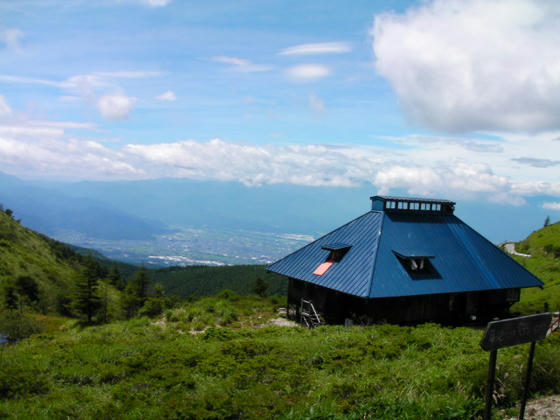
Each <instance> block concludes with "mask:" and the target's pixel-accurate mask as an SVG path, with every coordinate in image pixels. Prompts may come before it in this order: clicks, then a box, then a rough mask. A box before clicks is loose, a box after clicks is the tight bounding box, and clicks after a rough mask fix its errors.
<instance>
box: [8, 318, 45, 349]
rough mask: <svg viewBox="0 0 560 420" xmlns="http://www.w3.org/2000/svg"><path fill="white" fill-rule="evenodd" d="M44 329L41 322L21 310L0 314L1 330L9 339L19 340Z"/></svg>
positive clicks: (12, 340)
mask: <svg viewBox="0 0 560 420" xmlns="http://www.w3.org/2000/svg"><path fill="white" fill-rule="evenodd" d="M42 330H43V327H42V325H41V323H40V322H38V321H36V320H35V319H33V318H31V317H29V316H27V315H24V314H20V313H19V312H7V313H4V314H0V331H2V333H3V334H5V335H6V336H7V337H8V341H11V342H15V341H19V340H21V339H23V338H27V337H29V336H30V335H32V334H37V333H40V332H41V331H42Z"/></svg>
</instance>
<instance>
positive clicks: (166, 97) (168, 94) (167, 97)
mask: <svg viewBox="0 0 560 420" xmlns="http://www.w3.org/2000/svg"><path fill="white" fill-rule="evenodd" d="M156 99H157V100H159V101H166V102H173V101H176V100H177V96H175V92H173V91H172V90H166V91H165V92H163V93H162V94H161V95H158V96H156Z"/></svg>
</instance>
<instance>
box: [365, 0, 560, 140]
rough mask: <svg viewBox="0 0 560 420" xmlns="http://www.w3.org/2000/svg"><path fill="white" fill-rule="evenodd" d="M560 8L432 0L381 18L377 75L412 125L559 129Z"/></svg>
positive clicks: (531, 0) (505, 0) (522, 0)
mask: <svg viewBox="0 0 560 420" xmlns="http://www.w3.org/2000/svg"><path fill="white" fill-rule="evenodd" d="M559 27H560V5H559V4H558V3H557V2H554V1H538V0H432V1H428V2H427V3H423V4H422V5H421V6H419V7H415V8H411V9H409V10H408V11H407V12H406V13H404V14H395V13H384V14H380V15H378V16H376V18H375V22H374V26H373V29H372V31H371V33H372V34H373V37H374V39H373V49H374V52H375V56H376V63H375V65H376V69H377V71H378V72H379V73H380V74H381V75H382V76H384V77H386V78H387V79H388V80H389V82H390V83H391V85H392V86H393V89H394V90H395V92H396V94H397V95H398V97H399V101H400V103H401V105H402V107H403V109H404V111H405V113H406V114H407V115H408V116H409V118H410V119H412V120H413V121H415V122H417V123H419V124H421V125H423V126H426V127H429V128H432V129H436V130H443V131H447V132H469V131H476V130H506V131H520V130H521V131H528V132H538V131H543V130H547V129H558V128H560V113H559V112H558V109H560V55H559V54H558V45H560V31H559V30H558V28H559Z"/></svg>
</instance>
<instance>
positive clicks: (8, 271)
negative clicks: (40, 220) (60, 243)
mask: <svg viewBox="0 0 560 420" xmlns="http://www.w3.org/2000/svg"><path fill="white" fill-rule="evenodd" d="M77 274H78V271H77V267H76V266H74V265H73V264H72V262H71V261H70V260H68V259H64V258H61V257H60V256H57V255H56V253H55V251H54V250H53V248H52V247H51V245H50V244H49V242H48V241H47V240H46V239H45V238H44V237H42V236H41V235H38V234H37V233H35V232H33V231H32V230H30V229H27V228H24V227H23V226H21V225H20V224H19V223H17V222H16V221H15V220H13V219H12V218H10V217H9V216H8V215H6V214H5V213H4V212H0V286H1V285H2V284H3V283H4V282H6V281H8V280H10V279H15V278H18V277H19V276H30V277H32V278H33V279H34V280H35V281H36V282H37V283H38V285H39V290H40V294H41V302H42V306H43V309H44V310H47V311H52V310H54V308H55V306H56V305H55V301H56V296H57V295H58V294H64V295H66V294H68V290H69V289H70V287H71V285H72V283H73V282H74V279H75V278H76V276H77Z"/></svg>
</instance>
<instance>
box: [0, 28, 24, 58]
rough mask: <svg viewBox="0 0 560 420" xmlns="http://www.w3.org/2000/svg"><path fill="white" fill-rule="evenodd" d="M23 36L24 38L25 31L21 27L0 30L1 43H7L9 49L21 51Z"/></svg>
mask: <svg viewBox="0 0 560 420" xmlns="http://www.w3.org/2000/svg"><path fill="white" fill-rule="evenodd" d="M21 38H23V32H22V31H20V30H19V29H15V28H11V29H4V30H3V31H0V43H2V44H5V45H6V48H8V49H9V50H12V51H15V52H19V51H21V46H20V40H21Z"/></svg>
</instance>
